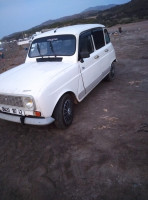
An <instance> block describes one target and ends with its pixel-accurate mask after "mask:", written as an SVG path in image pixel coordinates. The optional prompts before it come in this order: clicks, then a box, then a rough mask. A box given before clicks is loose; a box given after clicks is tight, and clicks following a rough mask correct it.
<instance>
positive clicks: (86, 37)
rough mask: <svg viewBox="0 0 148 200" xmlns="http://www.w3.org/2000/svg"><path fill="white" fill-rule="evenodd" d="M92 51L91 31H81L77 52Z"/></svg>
mask: <svg viewBox="0 0 148 200" xmlns="http://www.w3.org/2000/svg"><path fill="white" fill-rule="evenodd" d="M93 51H94V48H93V43H92V38H91V33H83V34H82V35H80V40H79V52H89V54H91V53H92V52H93Z"/></svg>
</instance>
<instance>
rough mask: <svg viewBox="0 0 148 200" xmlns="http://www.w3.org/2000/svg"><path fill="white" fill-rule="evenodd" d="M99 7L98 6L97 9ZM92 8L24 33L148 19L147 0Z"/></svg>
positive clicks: (18, 35)
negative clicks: (80, 25) (103, 8)
mask: <svg viewBox="0 0 148 200" xmlns="http://www.w3.org/2000/svg"><path fill="white" fill-rule="evenodd" d="M98 8H99V7H98ZM98 8H97V7H96V9H98ZM91 9H94V8H88V10H87V11H86V10H85V12H82V13H79V14H76V15H72V16H66V17H62V18H59V19H56V20H48V21H46V22H44V23H42V24H40V25H39V26H36V27H33V28H31V29H29V30H26V31H24V33H25V34H27V35H28V36H29V35H32V34H34V33H35V32H36V31H40V30H42V29H51V28H55V27H62V26H67V25H74V24H82V23H85V24H86V23H99V24H104V25H105V26H108V27H110V26H113V25H115V24H123V23H130V22H136V21H140V20H146V19H148V1H147V0H131V1H130V2H129V3H126V4H122V5H117V6H114V7H112V8H109V9H107V10H103V11H98V10H91ZM21 37H22V32H21V33H15V34H13V35H11V36H9V37H5V38H3V40H5V39H12V38H15V39H18V38H21Z"/></svg>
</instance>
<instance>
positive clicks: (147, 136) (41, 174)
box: [0, 21, 148, 200]
mask: <svg viewBox="0 0 148 200" xmlns="http://www.w3.org/2000/svg"><path fill="white" fill-rule="evenodd" d="M117 29H118V26H116V27H112V28H111V29H110V31H111V32H112V31H114V30H117ZM122 29H123V33H122V34H121V35H118V36H113V35H112V36H111V39H112V42H113V44H114V46H115V49H116V53H117V58H118V63H117V64H116V79H115V80H114V81H113V82H110V83H108V82H105V81H103V82H101V83H100V84H99V85H98V86H97V87H96V88H95V89H94V90H93V91H92V92H91V94H89V95H88V97H87V98H86V99H85V100H84V101H83V102H81V103H80V104H78V105H76V106H75V116H74V121H73V124H72V126H71V127H70V128H68V129H67V130H64V131H63V130H57V129H56V128H55V127H54V125H50V126H45V127H36V126H22V125H20V124H15V123H11V122H7V121H3V120H0V199H1V200H119V199H120V200H147V199H148V190H147V188H148V53H147V51H148V21H145V22H139V23H134V24H128V25H122ZM14 49H15V51H14ZM25 54H26V53H25V50H24V49H23V48H21V49H19V47H16V48H12V47H9V46H7V51H6V52H5V59H3V60H0V73H2V72H3V71H6V70H7V69H9V68H12V67H14V66H15V65H17V64H20V63H22V62H24V60H25Z"/></svg>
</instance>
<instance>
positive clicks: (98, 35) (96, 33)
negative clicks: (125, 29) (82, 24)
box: [92, 28, 105, 49]
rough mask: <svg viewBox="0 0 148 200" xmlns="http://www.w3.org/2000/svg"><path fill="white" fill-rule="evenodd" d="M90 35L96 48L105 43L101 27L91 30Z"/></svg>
mask: <svg viewBox="0 0 148 200" xmlns="http://www.w3.org/2000/svg"><path fill="white" fill-rule="evenodd" d="M92 36H93V39H94V43H95V48H96V49H100V48H101V47H103V46H104V45H105V42H104V33H103V29H102V28H97V29H95V30H93V31H92Z"/></svg>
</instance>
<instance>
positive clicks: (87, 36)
mask: <svg viewBox="0 0 148 200" xmlns="http://www.w3.org/2000/svg"><path fill="white" fill-rule="evenodd" d="M95 35H96V32H95V30H91V31H87V32H85V33H82V34H81V35H80V38H79V52H80V53H81V52H89V55H90V56H89V57H88V58H83V60H82V59H79V65H80V69H81V74H82V78H83V83H84V87H85V92H86V94H87V93H88V92H90V91H91V90H92V89H93V88H94V87H95V86H96V85H97V84H98V83H99V82H100V81H101V80H102V72H103V68H102V65H103V62H104V61H103V59H102V57H103V56H104V54H105V51H102V50H101V48H102V46H103V47H104V44H105V42H104V35H103V29H102V40H101V42H102V44H100V43H99V45H100V46H99V45H98V47H97V49H96V45H94V43H96V41H95V40H94V37H95ZM96 37H97V36H96ZM97 44H98V43H97Z"/></svg>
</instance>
